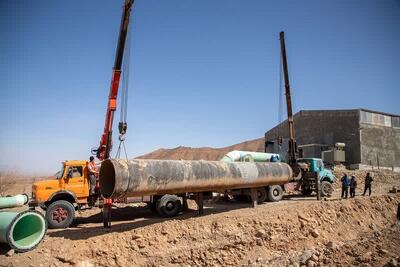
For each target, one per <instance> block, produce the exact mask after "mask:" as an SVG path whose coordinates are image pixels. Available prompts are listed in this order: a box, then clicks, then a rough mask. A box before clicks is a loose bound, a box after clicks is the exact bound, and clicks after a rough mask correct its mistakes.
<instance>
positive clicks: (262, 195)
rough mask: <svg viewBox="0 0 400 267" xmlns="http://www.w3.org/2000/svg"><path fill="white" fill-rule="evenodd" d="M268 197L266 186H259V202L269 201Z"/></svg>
mask: <svg viewBox="0 0 400 267" xmlns="http://www.w3.org/2000/svg"><path fill="white" fill-rule="evenodd" d="M267 199H268V195H267V190H266V189H265V188H264V187H260V188H257V202H258V204H261V203H263V202H265V201H267Z"/></svg>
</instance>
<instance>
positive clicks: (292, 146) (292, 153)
mask: <svg viewBox="0 0 400 267" xmlns="http://www.w3.org/2000/svg"><path fill="white" fill-rule="evenodd" d="M279 39H280V43H281V56H282V68H283V77H284V80H285V96H286V106H287V116H288V126H289V151H288V163H289V165H293V164H295V163H296V149H297V148H296V147H297V146H296V139H295V134H294V122H293V111H292V96H291V93H290V83H289V71H288V65H287V59H286V46H285V33H284V32H283V31H282V32H280V33H279Z"/></svg>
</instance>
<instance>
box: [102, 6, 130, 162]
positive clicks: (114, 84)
mask: <svg viewBox="0 0 400 267" xmlns="http://www.w3.org/2000/svg"><path fill="white" fill-rule="evenodd" d="M133 2H134V0H125V4H124V8H123V13H122V18H121V26H120V31H119V37H118V46H117V52H116V55H115V62H114V67H113V72H112V78H111V86H110V93H109V96H108V104H107V112H106V120H105V123H104V131H103V134H102V136H101V139H100V145H99V147H98V149H96V150H94V152H95V153H96V156H97V158H98V159H99V160H104V159H108V158H110V152H111V149H112V126H113V120H114V113H115V111H116V110H117V96H118V89H119V81H120V77H121V65H122V60H123V56H124V50H125V42H126V36H127V34H128V25H129V17H130V12H131V7H132V5H133ZM121 126H122V129H120V131H121V130H122V131H123V132H125V131H126V127H127V126H126V123H125V124H123V125H121ZM121 126H120V128H121Z"/></svg>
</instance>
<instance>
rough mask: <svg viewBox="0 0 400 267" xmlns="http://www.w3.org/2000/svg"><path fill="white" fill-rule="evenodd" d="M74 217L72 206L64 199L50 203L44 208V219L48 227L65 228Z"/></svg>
mask: <svg viewBox="0 0 400 267" xmlns="http://www.w3.org/2000/svg"><path fill="white" fill-rule="evenodd" d="M74 218H75V208H74V206H73V205H72V204H71V203H70V202H68V201H65V200H57V201H55V202H53V203H51V204H50V205H49V206H48V208H47V210H46V221H47V224H48V226H49V228H52V229H56V228H66V227H68V226H70V225H71V223H72V222H73V220H74Z"/></svg>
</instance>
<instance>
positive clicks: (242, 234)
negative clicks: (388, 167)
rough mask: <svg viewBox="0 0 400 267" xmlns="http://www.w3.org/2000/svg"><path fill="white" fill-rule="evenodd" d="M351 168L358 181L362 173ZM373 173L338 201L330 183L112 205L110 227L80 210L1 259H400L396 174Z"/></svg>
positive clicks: (55, 262)
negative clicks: (250, 196) (314, 188)
mask: <svg viewBox="0 0 400 267" xmlns="http://www.w3.org/2000/svg"><path fill="white" fill-rule="evenodd" d="M341 173H342V170H338V171H336V173H335V174H336V175H337V176H340V175H341ZM349 174H351V173H350V172H349ZM355 174H356V175H357V177H359V179H360V180H361V178H362V177H363V175H364V174H365V173H364V172H355ZM374 177H375V184H374V188H373V189H374V193H373V196H371V197H362V196H359V194H360V191H361V188H359V190H358V196H357V197H356V198H355V199H345V200H340V199H339V198H338V193H339V192H338V191H339V190H338V186H339V184H335V188H336V190H335V194H334V196H333V197H332V198H330V199H327V200H324V201H316V200H315V198H314V197H309V198H300V197H297V196H296V195H291V196H289V197H287V198H285V199H284V200H283V201H281V202H278V203H265V204H262V205H259V206H258V207H257V208H255V209H253V208H250V207H249V204H248V203H237V202H232V203H229V202H224V201H218V202H209V203H207V205H206V209H205V215H204V216H200V217H199V216H197V215H196V211H195V204H194V203H192V202H191V203H190V207H191V209H190V210H189V211H188V212H186V213H184V214H182V215H180V216H178V217H176V218H173V219H163V218H158V217H157V216H156V215H154V214H153V213H151V212H150V210H148V209H147V208H146V207H145V206H144V205H140V204H130V205H124V206H121V207H119V208H118V209H115V210H113V226H112V228H111V229H110V230H107V229H104V228H103V227H102V223H101V216H100V214H99V212H100V210H98V209H92V210H87V211H83V212H81V213H80V214H78V218H77V222H76V224H75V225H74V226H73V227H71V228H69V229H61V230H49V232H48V234H47V236H46V239H45V240H44V241H43V242H42V243H41V244H40V245H39V246H38V248H36V249H35V250H33V251H30V252H27V253H15V252H14V251H12V250H9V248H8V247H7V246H6V245H4V244H1V245H0V266H353V265H356V266H400V265H399V263H398V262H399V261H400V258H399V247H400V226H399V225H398V224H396V211H397V205H398V204H399V203H400V194H399V193H397V194H389V193H388V190H389V189H390V188H391V187H392V186H393V185H397V186H399V184H400V176H399V175H398V174H394V173H391V172H377V173H374ZM362 186H363V185H362V182H361V181H360V187H362Z"/></svg>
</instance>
